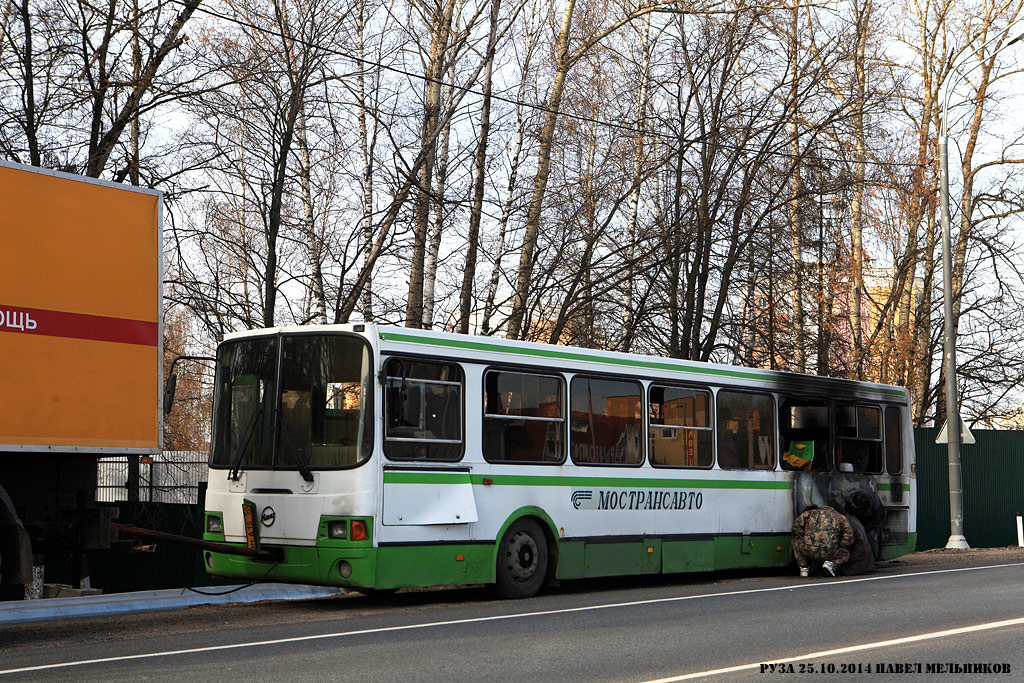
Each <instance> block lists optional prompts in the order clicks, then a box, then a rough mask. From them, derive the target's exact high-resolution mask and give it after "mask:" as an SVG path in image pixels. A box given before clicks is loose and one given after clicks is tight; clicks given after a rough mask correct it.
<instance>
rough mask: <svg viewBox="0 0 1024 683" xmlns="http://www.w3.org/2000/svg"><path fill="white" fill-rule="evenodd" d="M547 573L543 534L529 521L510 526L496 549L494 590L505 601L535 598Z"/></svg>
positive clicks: (516, 522) (536, 525) (526, 519)
mask: <svg viewBox="0 0 1024 683" xmlns="http://www.w3.org/2000/svg"><path fill="white" fill-rule="evenodd" d="M547 572H548V544H547V539H546V538H545V536H544V531H543V530H542V529H541V528H540V525H539V524H537V522H535V521H534V520H532V519H528V518H524V519H518V520H516V521H515V522H513V523H512V526H510V527H509V528H508V530H507V531H506V532H505V535H504V536H502V537H501V543H500V544H499V546H498V560H497V572H496V574H495V576H496V578H497V585H496V588H497V590H498V594H499V595H501V596H502V597H505V598H529V597H532V596H534V595H536V594H537V591H539V590H540V587H541V586H542V585H543V584H544V579H545V577H546V576H547Z"/></svg>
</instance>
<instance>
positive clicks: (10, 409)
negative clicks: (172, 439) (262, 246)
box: [0, 163, 162, 453]
mask: <svg viewBox="0 0 1024 683" xmlns="http://www.w3.org/2000/svg"><path fill="white" fill-rule="evenodd" d="M161 201H162V199H161V194H160V193H159V192H157V191H154V190H145V189H140V188H134V187H131V186H125V185H118V184H116V183H107V182H102V181H95V180H92V179H86V178H81V177H78V176H71V175H66V174H60V173H54V172H51V171H45V170H42V169H36V168H31V167H26V166H21V165H16V164H8V163H0V254H2V255H3V258H2V265H0V451H4V450H7V451H11V450H41V447H42V448H45V449H49V450H57V451H79V450H80V451H86V452H108V451H109V452H116V453H124V452H138V453H143V452H154V451H157V450H159V448H160V437H161V421H162V413H161V412H160V391H161V368H160V363H161V353H160V348H161V326H160V320H161V317H160V316H161V293H160V292H161V272H160V264H161V236H160V210H161Z"/></svg>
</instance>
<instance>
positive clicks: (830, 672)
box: [0, 555, 1024, 683]
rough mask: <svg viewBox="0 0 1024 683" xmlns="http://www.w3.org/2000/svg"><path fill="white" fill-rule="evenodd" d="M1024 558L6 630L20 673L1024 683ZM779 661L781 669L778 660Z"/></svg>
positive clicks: (4, 651)
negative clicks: (830, 575) (836, 574)
mask: <svg viewBox="0 0 1024 683" xmlns="http://www.w3.org/2000/svg"><path fill="white" fill-rule="evenodd" d="M1022 646H1024V558H1022V557H1021V556H1019V555H1018V556H1014V557H1009V558H1005V557H1004V558H993V557H988V558H983V557H965V558H963V559H962V560H957V561H952V562H945V563H941V564H924V565H914V564H911V563H899V564H893V565H890V566H887V567H886V568H884V569H882V570H880V571H878V572H876V573H874V574H871V575H868V576H864V577H854V578H846V579H824V578H812V579H799V578H796V577H792V576H788V575H778V574H776V575H763V574H762V575H757V574H740V575H728V576H722V575H700V576H694V577H675V578H672V579H656V580H636V579H631V580H617V581H614V582H612V581H604V582H574V583H572V584H570V585H563V586H561V587H559V588H557V589H553V590H549V591H547V592H545V593H544V594H542V595H541V596H539V597H537V598H533V599H530V600H522V601H502V600H494V599H492V598H490V596H489V594H488V593H487V592H486V591H484V590H483V589H479V588H467V589H451V590H438V591H426V592H410V593H405V592H403V593H399V594H398V595H396V596H394V597H392V598H389V599H386V600H384V599H377V600H371V599H368V598H363V597H355V596H351V597H341V598H331V599H324V600H316V601H307V602H301V603H287V604H284V603H274V604H263V605H239V606H227V607H223V606H218V607H202V608H193V609H190V610H185V611H183V612H178V613H173V614H159V615H135V616H132V617H127V618H110V619H91V620H88V621H78V622H66V623H60V624H44V625H39V626H33V627H29V626H21V627H10V628H4V629H0V683H2V680H3V679H7V680H18V681H23V680H54V679H70V678H73V679H75V680H79V681H85V680H103V681H111V680H139V679H143V678H147V679H152V680H175V681H180V680H192V681H206V680H231V679H235V680H237V679H241V680H258V681H276V680H293V679H298V678H301V679H303V680H325V681H326V680H351V681H466V680H470V681H475V680H488V681H511V682H514V683H525V682H527V681H653V680H659V679H670V680H710V681H770V680H778V679H782V680H830V681H832V680H849V681H874V680H887V681H903V680H924V679H925V678H928V679H929V680H931V679H933V678H935V677H936V676H935V674H936V673H937V672H938V678H939V679H940V680H969V681H1006V682H1010V681H1017V680H1024V647H1022ZM771 665H774V668H772V666H771Z"/></svg>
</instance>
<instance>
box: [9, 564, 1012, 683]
mask: <svg viewBox="0 0 1024 683" xmlns="http://www.w3.org/2000/svg"><path fill="white" fill-rule="evenodd" d="M1020 566H1024V562H1009V563H1006V564H992V565H986V566H984V567H962V568H959V569H937V570H932V571H924V572H912V573H910V574H892V575H889V576H867V577H864V578H860V579H842V580H838V581H817V582H814V583H810V582H802V583H794V584H789V585H787V586H776V587H775V588H752V589H749V590H737V591H724V592H722V593H703V594H700V595H681V596H676V597H672V598H651V599H650V600H631V601H629V602H613V603H607V604H603V605H588V606H586V607H567V608H565V609H553V610H542V611H538V612H523V613H520V614H498V615H493V616H489V617H473V618H470V619H453V620H450V621H433V622H427V623H425V624H406V625H403V626H385V627H381V628H368V629H362V630H358V631H339V632H337V633H320V634H317V635H312V636H295V637H292V638H275V639H273V640H258V641H251V642H247V643H233V644H231V645H209V646H206V647H194V648H188V649H185V650H165V651H162V652H147V653H143V654H137V655H119V656H116V657H99V658H96V659H81V660H76V661H70V662H57V663H55V664H40V665H38V666H25V667H20V668H17V669H0V676H2V675H5V674H17V673H28V672H30V671H46V670H49V669H63V668H68V667H72V666H85V665H87V664H107V663H110V662H127V661H131V660H135V659H152V658H155V657H172V656H175V655H192V654H200V653H204V652H218V651H222V650H237V649H241V648H248V647H263V646H266V645H283V644H287V643H302V642H309V641H313V640H325V639H328V638H347V637H351V636H362V635H370V634H375V633H390V632H394V631H413V630H417V629H425V628H440V627H443V626H460V625H463V624H478V623H483V622H488V621H507V620H511V619H524V618H526V617H544V616H552V615H556V614H571V613H573V612H592V611H596V610H604V609H616V608H620V607H636V606H640V605H656V604H661V603H670V602H685V601H688V600H704V599H708V598H723V597H730V596H736V595H753V594H755V593H776V592H780V591H792V590H802V589H812V588H822V587H828V586H845V585H847V584H851V583H864V582H867V581H888V580H892V579H905V578H910V577H914V576H929V575H932V574H953V573H957V572H972V571H979V570H983V569H1000V568H1003V567H1020ZM1015 621H1020V622H1021V623H1024V619H1022V620H1015ZM995 623H997V624H1004V623H1009V622H995ZM983 627H984V625H983ZM968 628H979V627H968ZM990 628H997V626H991V627H990ZM950 633H953V632H950ZM933 637H941V636H933ZM893 642H895V641H893ZM858 647H864V646H858ZM878 647H881V646H878ZM846 651H847V650H836V651H834V652H837V653H838V652H846ZM819 654H820V653H819ZM811 656H816V655H804V656H801V657H799V658H798V659H804V658H806V657H811ZM778 661H786V660H778ZM760 664H761V663H760V662H758V663H757V664H756V665H747V664H745V665H743V666H742V667H741V668H740V669H737V670H746V669H747V668H749V667H751V666H760ZM729 671H732V669H722V670H720V671H716V672H714V673H700V674H688V675H689V676H690V677H699V676H711V675H715V673H728V672H729ZM663 680H665V681H676V680H680V681H681V680H685V678H667V679H663Z"/></svg>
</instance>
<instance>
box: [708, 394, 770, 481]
mask: <svg viewBox="0 0 1024 683" xmlns="http://www.w3.org/2000/svg"><path fill="white" fill-rule="evenodd" d="M717 412H718V421H717V424H718V466H719V467H721V468H723V469H758V470H761V469H763V470H770V469H773V468H774V467H775V415H774V412H775V408H774V404H773V402H772V397H771V396H768V395H767V394H755V393H748V392H739V391H724V390H723V391H719V392H718V411H717Z"/></svg>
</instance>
